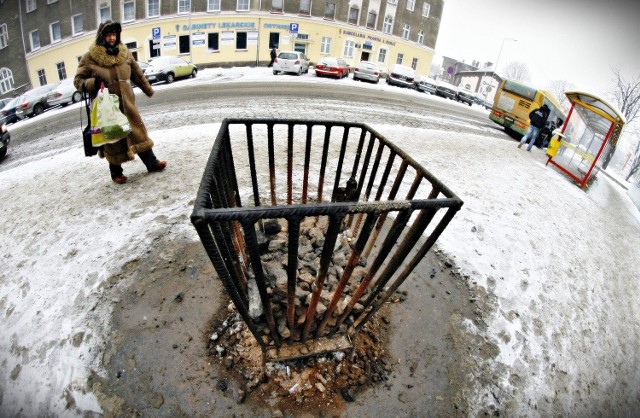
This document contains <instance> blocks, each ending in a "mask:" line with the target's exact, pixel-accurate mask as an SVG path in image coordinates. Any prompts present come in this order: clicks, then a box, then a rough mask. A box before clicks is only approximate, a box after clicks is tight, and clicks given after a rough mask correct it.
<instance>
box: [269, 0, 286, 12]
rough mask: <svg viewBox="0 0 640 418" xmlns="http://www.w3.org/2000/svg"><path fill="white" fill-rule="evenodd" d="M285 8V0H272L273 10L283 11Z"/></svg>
mask: <svg viewBox="0 0 640 418" xmlns="http://www.w3.org/2000/svg"><path fill="white" fill-rule="evenodd" d="M283 9H284V0H271V11H272V12H276V13H282V11H283Z"/></svg>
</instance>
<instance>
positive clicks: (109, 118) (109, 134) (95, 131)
mask: <svg viewBox="0 0 640 418" xmlns="http://www.w3.org/2000/svg"><path fill="white" fill-rule="evenodd" d="M130 132H131V125H129V120H128V119H127V117H126V116H125V115H124V114H123V113H122V112H120V100H119V99H118V96H116V95H115V94H109V90H107V89H105V88H104V85H103V86H101V88H100V91H99V92H98V95H97V96H96V98H95V100H94V101H93V108H92V109H91V142H92V145H93V146H94V147H98V146H100V145H104V144H113V143H114V142H118V141H119V140H121V139H122V138H124V137H126V136H127V135H129V133H130Z"/></svg>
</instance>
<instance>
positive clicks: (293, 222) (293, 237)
mask: <svg viewBox="0 0 640 418" xmlns="http://www.w3.org/2000/svg"><path fill="white" fill-rule="evenodd" d="M288 221H289V248H288V250H289V257H288V260H287V274H288V277H287V322H288V324H289V331H291V332H290V334H289V340H290V341H293V340H294V334H295V332H296V326H295V325H296V323H295V314H296V303H295V302H296V287H297V286H296V279H297V278H298V244H299V240H300V217H298V216H294V217H291V218H289V219H288Z"/></svg>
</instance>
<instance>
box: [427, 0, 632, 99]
mask: <svg viewBox="0 0 640 418" xmlns="http://www.w3.org/2000/svg"><path fill="white" fill-rule="evenodd" d="M638 21H640V2H639V1H637V0H633V1H625V0H610V1H597V0H562V1H558V0H555V1H554V0H538V1H530V0H527V1H523V0H445V5H444V12H443V15H442V23H441V25H440V33H439V35H438V42H437V44H436V53H437V56H436V58H435V59H434V62H439V60H440V58H441V56H447V57H451V58H455V59H457V60H460V61H463V60H464V61H465V62H467V63H471V62H472V61H473V60H478V61H480V63H481V64H484V63H485V62H487V61H491V62H493V63H495V62H496V59H497V58H498V54H499V53H500V48H501V45H502V43H503V39H505V38H515V39H517V40H518V41H517V42H514V41H509V40H507V41H504V48H503V49H502V54H501V56H500V61H499V62H498V66H499V68H498V72H500V70H501V69H504V66H505V65H506V64H508V63H509V62H511V61H522V62H524V63H526V64H527V66H528V67H529V70H530V72H531V75H532V80H531V81H532V82H533V83H534V84H536V85H539V86H541V87H546V85H547V83H548V82H549V81H552V80H567V81H569V82H571V83H573V84H574V85H576V86H577V87H579V88H580V89H581V90H585V91H588V92H591V93H595V94H602V93H604V92H605V91H606V90H608V89H609V86H610V85H611V84H612V71H611V66H617V67H621V68H622V69H623V71H624V72H626V73H627V74H640V24H638Z"/></svg>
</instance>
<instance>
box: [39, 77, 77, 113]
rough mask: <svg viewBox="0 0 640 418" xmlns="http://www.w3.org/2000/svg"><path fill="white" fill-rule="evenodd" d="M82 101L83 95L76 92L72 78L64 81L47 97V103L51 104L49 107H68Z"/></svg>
mask: <svg viewBox="0 0 640 418" xmlns="http://www.w3.org/2000/svg"><path fill="white" fill-rule="evenodd" d="M80 100H82V93H80V92H79V91H78V90H76V86H74V85H73V79H72V78H67V79H66V80H62V81H61V82H60V84H58V87H56V88H55V89H54V90H52V91H51V92H50V93H49V94H48V95H47V103H49V106H55V105H61V106H66V105H68V104H69V103H78V102H79V101H80Z"/></svg>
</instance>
